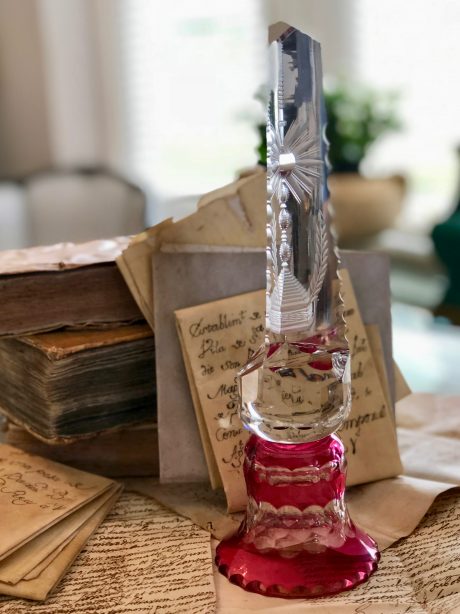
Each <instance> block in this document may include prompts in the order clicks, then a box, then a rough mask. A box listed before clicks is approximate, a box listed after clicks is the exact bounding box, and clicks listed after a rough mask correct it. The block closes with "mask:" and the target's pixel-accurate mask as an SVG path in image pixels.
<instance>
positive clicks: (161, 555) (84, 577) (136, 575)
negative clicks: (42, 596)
mask: <svg viewBox="0 0 460 614" xmlns="http://www.w3.org/2000/svg"><path fill="white" fill-rule="evenodd" d="M215 608H216V597H215V591H214V582H213V575H212V558H211V548H210V543H209V533H207V532H206V531H203V530H202V529H200V528H199V527H197V526H195V525H194V524H193V523H192V522H190V521H189V520H187V519H184V518H181V517H179V516H177V515H176V514H174V513H171V512H169V511H168V510H166V509H165V508H164V507H162V506H161V505H160V504H158V503H156V502H155V501H153V500H151V499H147V498H146V497H144V496H141V495H136V494H133V493H125V494H124V495H122V497H121V499H120V500H119V502H118V504H117V505H116V507H115V508H114V510H113V511H112V513H111V514H110V515H109V516H108V517H107V519H106V520H105V522H104V523H103V524H102V525H101V527H100V529H99V530H98V531H97V533H95V534H94V535H93V537H92V538H91V540H90V541H89V543H88V545H87V546H86V548H85V549H84V550H83V552H82V553H81V554H80V556H79V557H78V558H77V560H76V561H75V563H74V565H73V566H72V567H71V569H70V570H69V572H68V574H67V575H66V577H65V578H64V580H63V581H62V583H61V584H60V585H59V586H58V588H57V589H56V591H55V592H54V594H52V595H51V597H50V598H49V599H48V600H47V602H46V604H43V605H34V607H33V611H34V612H35V613H36V614H90V613H91V614H92V613H94V614H96V613H97V614H128V613H132V614H153V613H155V614H185V613H187V614H214V612H215ZM29 612H30V604H29V603H28V602H25V601H22V600H14V601H11V600H8V601H4V602H1V601H0V613H1V614H3V613H5V614H28V613H29Z"/></svg>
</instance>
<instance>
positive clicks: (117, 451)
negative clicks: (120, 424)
mask: <svg viewBox="0 0 460 614" xmlns="http://www.w3.org/2000/svg"><path fill="white" fill-rule="evenodd" d="M3 440H4V442H5V443H7V444H9V445H11V446H15V447H16V448H19V449H21V450H23V451H24V452H28V453H29V454H38V455H39V456H43V457H45V458H48V459H50V460H53V461H57V462H59V463H65V464H66V465H70V466H71V467H75V468H77V469H81V470H82V471H94V472H95V473H98V474H99V475H104V476H106V477H128V476H129V477H131V476H133V477H134V476H135V477H147V476H148V477H153V476H157V475H158V429H157V425H156V424H155V423H153V422H146V423H143V424H136V425H134V426H130V427H127V428H124V429H118V430H112V431H108V432H106V433H100V434H99V435H97V436H96V437H92V438H91V439H86V438H85V439H79V440H78V441H74V442H71V443H63V444H54V445H50V444H49V443H46V442H44V441H41V440H40V439H37V437H34V436H33V435H31V434H30V433H28V432H27V431H26V430H25V429H23V428H22V427H20V426H17V425H16V424H14V423H13V422H9V421H8V423H7V425H6V430H5V433H4V435H3Z"/></svg>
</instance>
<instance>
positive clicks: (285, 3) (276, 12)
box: [262, 0, 355, 77]
mask: <svg viewBox="0 0 460 614" xmlns="http://www.w3.org/2000/svg"><path fill="white" fill-rule="evenodd" d="M262 5H263V8H264V16H265V19H266V21H267V23H268V24H270V23H274V22H276V21H285V22H287V23H288V24H290V25H292V26H294V27H296V28H299V29H300V30H303V31H304V32H306V33H307V34H309V35H310V36H312V37H313V38H315V39H316V40H318V41H319V42H320V43H321V48H322V59H323V68H324V72H325V73H326V74H327V75H333V76H339V77H340V76H342V75H344V76H346V75H349V74H353V69H354V62H355V49H354V46H353V38H352V37H350V35H349V33H350V30H351V27H352V24H353V20H354V11H353V8H354V0H262Z"/></svg>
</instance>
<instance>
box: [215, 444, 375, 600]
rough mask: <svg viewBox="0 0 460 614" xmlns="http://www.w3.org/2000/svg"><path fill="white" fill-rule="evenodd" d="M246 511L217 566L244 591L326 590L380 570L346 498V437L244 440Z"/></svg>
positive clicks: (293, 593)
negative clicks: (286, 441) (300, 440)
mask: <svg viewBox="0 0 460 614" xmlns="http://www.w3.org/2000/svg"><path fill="white" fill-rule="evenodd" d="M244 471H245V479H246V485H247V489H248V507H247V511H246V517H245V519H244V521H243V523H242V524H241V526H240V528H239V530H238V532H237V533H236V534H235V535H234V536H233V537H230V538H229V539H226V540H224V541H222V542H221V543H220V544H219V546H218V548H217V553H216V564H217V566H218V568H219V571H220V572H221V573H222V574H224V575H225V576H226V577H227V578H228V579H229V580H230V582H233V583H234V584H237V585H238V586H241V587H242V588H244V589H245V590H248V591H252V592H255V593H260V594H263V595H268V596H273V597H291V598H299V597H302V598H304V597H321V596H323V595H330V594H334V593H338V592H341V591H345V590H349V589H351V588H353V587H354V586H356V585H358V584H361V583H362V582H364V581H365V580H367V578H368V577H369V576H370V575H371V574H372V573H373V572H374V571H375V569H376V568H377V562H378V560H379V556H380V555H379V552H378V549H377V545H376V543H375V542H374V540H373V539H372V538H370V537H369V536H368V535H366V534H365V533H364V532H363V531H361V530H360V529H358V528H356V527H355V526H354V524H353V523H352V521H351V520H350V517H349V515H348V511H347V508H346V505H345V502H344V491H345V477H346V473H345V471H346V469H345V457H344V449H343V445H342V443H341V441H340V440H339V439H338V438H337V437H336V436H335V435H332V436H328V437H325V438H324V439H321V440H319V441H316V442H313V443H306V444H279V443H272V442H268V441H265V440H263V439H261V438H259V437H257V436H255V435H253V436H252V437H251V438H250V439H249V441H248V443H247V445H246V459H245V468H244Z"/></svg>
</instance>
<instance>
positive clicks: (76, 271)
mask: <svg viewBox="0 0 460 614" xmlns="http://www.w3.org/2000/svg"><path fill="white" fill-rule="evenodd" d="M127 243H128V239H127V238H125V237H121V238H117V239H110V240H100V241H91V242H89V243H82V244H73V243H60V244H58V245H52V246H44V247H32V248H28V249H20V250H7V251H3V252H0V294H1V297H2V301H1V305H0V336H1V335H19V334H25V333H32V332H40V331H47V330H52V329H56V328H61V327H64V326H88V325H106V324H110V323H114V322H135V321H138V320H142V319H143V316H142V314H141V312H140V310H139V308H138V307H137V305H136V302H135V300H134V299H133V298H132V295H131V293H130V291H129V289H128V286H127V285H126V283H125V281H124V279H123V277H122V275H121V273H120V271H119V269H118V268H117V266H116V264H115V258H116V257H117V256H118V255H119V254H120V253H121V250H122V249H123V247H124V246H125V245H127Z"/></svg>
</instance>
